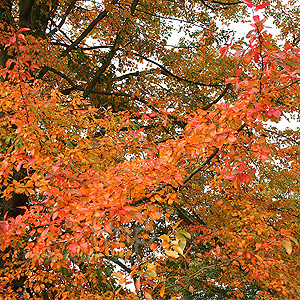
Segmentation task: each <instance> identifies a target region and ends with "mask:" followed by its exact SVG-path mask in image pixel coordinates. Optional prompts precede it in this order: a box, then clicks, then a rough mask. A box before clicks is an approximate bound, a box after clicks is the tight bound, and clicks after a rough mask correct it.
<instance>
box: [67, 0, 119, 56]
mask: <svg viewBox="0 0 300 300" xmlns="http://www.w3.org/2000/svg"><path fill="white" fill-rule="evenodd" d="M118 1H119V0H113V1H112V2H111V4H112V5H114V4H116V3H117V2H118ZM107 13H108V10H107V9H104V10H103V11H102V12H101V13H100V14H99V15H98V16H97V18H96V19H94V20H93V21H92V22H91V24H90V25H89V26H88V27H87V28H86V29H85V30H84V31H83V33H82V34H81V35H80V36H79V37H78V38H77V39H76V40H75V41H74V42H73V43H72V44H71V45H69V46H68V48H67V49H66V50H64V51H63V52H62V54H61V56H66V55H67V54H68V53H69V52H70V51H72V50H73V49H74V48H75V47H76V46H77V45H78V44H79V43H80V42H81V41H82V40H83V39H84V38H85V37H86V36H87V35H88V34H89V33H90V32H91V31H92V30H93V29H94V27H95V26H96V25H97V24H98V23H99V22H100V21H101V20H102V19H104V18H105V17H106V15H107Z"/></svg>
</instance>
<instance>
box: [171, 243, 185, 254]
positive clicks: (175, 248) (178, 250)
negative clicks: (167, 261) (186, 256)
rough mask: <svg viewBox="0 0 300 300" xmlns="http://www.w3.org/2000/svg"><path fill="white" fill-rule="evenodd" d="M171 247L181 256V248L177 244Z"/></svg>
mask: <svg viewBox="0 0 300 300" xmlns="http://www.w3.org/2000/svg"><path fill="white" fill-rule="evenodd" d="M173 249H174V250H175V251H176V252H177V253H179V254H180V255H182V256H183V250H182V249H181V248H180V247H179V246H176V245H174V246H173Z"/></svg>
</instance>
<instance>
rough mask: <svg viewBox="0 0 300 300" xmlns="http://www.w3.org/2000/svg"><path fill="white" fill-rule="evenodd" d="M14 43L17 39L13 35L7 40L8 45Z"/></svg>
mask: <svg viewBox="0 0 300 300" xmlns="http://www.w3.org/2000/svg"><path fill="white" fill-rule="evenodd" d="M16 41H17V38H16V36H15V35H14V36H11V37H10V38H9V43H10V44H14V43H15V42H16Z"/></svg>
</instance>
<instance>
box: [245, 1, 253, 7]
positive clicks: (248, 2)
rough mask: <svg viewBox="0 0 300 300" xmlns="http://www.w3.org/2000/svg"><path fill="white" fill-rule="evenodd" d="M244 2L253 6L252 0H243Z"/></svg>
mask: <svg viewBox="0 0 300 300" xmlns="http://www.w3.org/2000/svg"><path fill="white" fill-rule="evenodd" d="M242 2H244V3H245V4H246V5H247V6H248V7H253V4H252V2H251V1H249V0H242Z"/></svg>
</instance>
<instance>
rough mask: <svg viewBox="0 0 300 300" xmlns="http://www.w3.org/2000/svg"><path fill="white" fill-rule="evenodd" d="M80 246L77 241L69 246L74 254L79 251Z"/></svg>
mask: <svg viewBox="0 0 300 300" xmlns="http://www.w3.org/2000/svg"><path fill="white" fill-rule="evenodd" d="M78 247H79V245H78V244H77V243H72V244H70V245H69V246H68V248H69V249H70V251H71V254H72V255H75V254H76V253H77V249H78Z"/></svg>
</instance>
